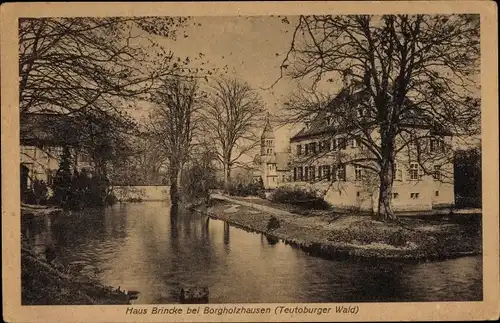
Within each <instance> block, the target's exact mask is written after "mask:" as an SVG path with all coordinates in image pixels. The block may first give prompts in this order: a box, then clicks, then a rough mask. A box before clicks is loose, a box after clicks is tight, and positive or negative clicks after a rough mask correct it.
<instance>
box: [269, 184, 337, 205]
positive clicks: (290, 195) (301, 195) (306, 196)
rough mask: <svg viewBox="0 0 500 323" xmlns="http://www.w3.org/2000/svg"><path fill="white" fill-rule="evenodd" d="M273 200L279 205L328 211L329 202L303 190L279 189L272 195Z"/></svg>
mask: <svg viewBox="0 0 500 323" xmlns="http://www.w3.org/2000/svg"><path fill="white" fill-rule="evenodd" d="M271 200H272V201H273V202H277V203H285V204H292V205H296V206H299V207H302V208H306V209H316V210H327V209H329V208H330V205H329V204H328V202H326V201H325V200H324V199H323V198H322V197H319V196H317V195H316V193H315V192H310V191H306V190H302V189H291V188H278V189H277V190H275V191H274V192H273V194H271Z"/></svg>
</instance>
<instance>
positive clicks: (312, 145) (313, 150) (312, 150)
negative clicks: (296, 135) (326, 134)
mask: <svg viewBox="0 0 500 323" xmlns="http://www.w3.org/2000/svg"><path fill="white" fill-rule="evenodd" d="M310 145H311V147H310V150H311V154H313V155H315V154H316V143H315V142H311V143H310Z"/></svg>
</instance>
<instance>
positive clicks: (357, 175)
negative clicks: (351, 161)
mask: <svg viewBox="0 0 500 323" xmlns="http://www.w3.org/2000/svg"><path fill="white" fill-rule="evenodd" d="M354 175H355V178H356V180H357V181H359V180H361V179H362V178H363V169H362V168H361V166H358V165H356V166H354Z"/></svg>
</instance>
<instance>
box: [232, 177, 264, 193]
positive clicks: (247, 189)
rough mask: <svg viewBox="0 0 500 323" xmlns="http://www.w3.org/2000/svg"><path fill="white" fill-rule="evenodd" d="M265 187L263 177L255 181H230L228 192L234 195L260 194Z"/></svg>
mask: <svg viewBox="0 0 500 323" xmlns="http://www.w3.org/2000/svg"><path fill="white" fill-rule="evenodd" d="M263 189H264V185H263V182H262V179H261V180H260V181H257V182H253V183H242V182H240V183H229V186H228V193H229V195H234V196H243V197H245V196H259V192H260V191H262V190H263Z"/></svg>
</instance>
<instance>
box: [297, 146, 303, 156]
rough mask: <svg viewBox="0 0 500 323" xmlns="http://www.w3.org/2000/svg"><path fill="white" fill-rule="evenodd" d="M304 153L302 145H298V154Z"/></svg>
mask: <svg viewBox="0 0 500 323" xmlns="http://www.w3.org/2000/svg"><path fill="white" fill-rule="evenodd" d="M300 155H302V145H297V156H300Z"/></svg>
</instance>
